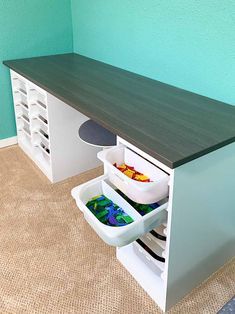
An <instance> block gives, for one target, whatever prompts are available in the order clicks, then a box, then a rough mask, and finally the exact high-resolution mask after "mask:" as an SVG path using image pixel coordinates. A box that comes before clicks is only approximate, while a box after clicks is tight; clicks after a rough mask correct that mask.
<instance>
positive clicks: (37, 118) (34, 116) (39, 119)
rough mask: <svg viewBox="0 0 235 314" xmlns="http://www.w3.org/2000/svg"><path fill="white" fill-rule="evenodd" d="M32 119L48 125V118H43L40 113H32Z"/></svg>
mask: <svg viewBox="0 0 235 314" xmlns="http://www.w3.org/2000/svg"><path fill="white" fill-rule="evenodd" d="M32 120H38V121H39V122H40V123H42V124H43V125H44V126H46V127H47V126H48V120H47V119H46V118H44V117H43V116H42V115H41V114H36V115H33V118H32Z"/></svg>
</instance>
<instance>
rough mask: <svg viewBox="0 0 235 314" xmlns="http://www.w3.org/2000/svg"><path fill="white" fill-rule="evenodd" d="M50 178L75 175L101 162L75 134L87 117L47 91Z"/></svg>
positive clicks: (94, 149) (97, 150) (95, 150)
mask: <svg viewBox="0 0 235 314" xmlns="http://www.w3.org/2000/svg"><path fill="white" fill-rule="evenodd" d="M47 102H48V120H49V129H50V148H51V163H52V176H53V182H57V181H60V180H63V179H65V178H68V177H70V176H74V175H77V174H79V173H82V172H84V171H87V170H89V169H92V168H95V167H97V166H99V165H101V163H100V161H99V160H98V159H97V153H98V152H99V151H100V150H101V148H96V147H92V146H90V145H88V144H86V143H84V142H82V141H81V140H80V139H79V137H78V129H79V127H80V125H81V124H82V123H84V122H85V121H86V120H87V119H88V118H87V117H86V116H84V115H83V114H81V113H80V112H78V111H77V110H75V109H73V108H72V107H70V106H68V105H66V104H65V103H64V102H62V101H60V100H59V99H58V98H56V97H54V96H52V95H51V94H47Z"/></svg>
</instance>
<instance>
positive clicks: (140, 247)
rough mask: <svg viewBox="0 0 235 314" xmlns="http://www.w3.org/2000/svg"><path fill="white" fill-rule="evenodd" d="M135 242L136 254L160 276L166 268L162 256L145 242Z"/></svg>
mask: <svg viewBox="0 0 235 314" xmlns="http://www.w3.org/2000/svg"><path fill="white" fill-rule="evenodd" d="M141 242H142V241H140V243H138V242H134V243H133V244H132V245H133V249H134V252H135V254H136V255H137V256H138V257H139V258H140V259H141V260H142V261H143V262H144V263H145V264H146V265H147V266H148V267H149V268H150V269H151V270H152V271H154V273H156V274H158V275H159V276H160V275H161V274H162V272H163V271H164V268H165V263H164V262H162V261H161V260H159V259H161V257H160V256H158V255H157V254H156V253H154V252H153V251H152V250H151V248H149V247H148V246H147V245H146V244H145V243H143V242H142V243H141Z"/></svg>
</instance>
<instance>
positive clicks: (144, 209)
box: [117, 190, 160, 216]
mask: <svg viewBox="0 0 235 314" xmlns="http://www.w3.org/2000/svg"><path fill="white" fill-rule="evenodd" d="M117 193H118V194H119V195H121V196H122V197H123V198H124V199H125V200H126V201H127V202H128V203H129V204H130V205H131V206H132V207H134V209H135V210H136V211H137V212H138V213H139V214H140V215H141V216H144V215H146V214H148V213H150V212H151V211H153V210H154V209H156V208H158V207H159V206H160V205H159V204H158V203H153V204H139V203H136V202H134V201H132V200H131V199H129V198H128V197H127V196H126V195H125V194H124V193H122V192H121V191H120V190H117Z"/></svg>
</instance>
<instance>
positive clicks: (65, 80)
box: [3, 53, 235, 168]
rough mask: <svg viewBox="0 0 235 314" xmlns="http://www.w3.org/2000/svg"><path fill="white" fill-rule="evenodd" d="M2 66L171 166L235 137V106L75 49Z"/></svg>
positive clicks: (202, 153) (233, 139)
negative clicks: (91, 57) (74, 51)
mask: <svg viewBox="0 0 235 314" xmlns="http://www.w3.org/2000/svg"><path fill="white" fill-rule="evenodd" d="M3 63H4V64H5V65H6V66H8V67H9V68H11V69H13V70H14V71H16V72H17V73H19V74H21V75H23V76H24V77H26V78H27V79H29V80H30V81H32V82H34V83H35V84H37V85H38V86H40V87H42V88H43V89H45V90H46V91H47V92H49V93H51V94H53V95H54V96H56V97H58V98H59V99H61V100H62V101H64V102H65V103H66V104H68V105H69V106H72V107H73V108H75V109H76V110H78V111H80V112H82V113H84V114H85V115H86V116H88V117H89V118H91V119H93V120H95V121H96V122H97V123H99V124H101V125H102V126H104V127H106V128H107V129H109V130H110V131H111V132H113V133H115V134H117V135H119V136H121V137H122V138H124V139H126V140H127V141H129V142H130V143H132V144H134V145H136V146H137V147H139V148H140V149H142V150H143V151H145V152H146V153H148V154H150V155H151V156H153V157H154V158H156V159H158V160H159V161H161V162H162V163H164V164H165V165H167V166H168V167H170V168H175V167H178V166H180V165H182V164H184V163H186V162H189V161H191V160H193V159H195V158H198V157H200V156H202V155H205V154H207V153H209V152H211V151H213V150H216V149H218V148H220V147H223V146H225V145H227V144H229V143H232V142H234V141H235V107H233V106H231V105H227V104H225V103H222V102H219V101H216V100H213V99H210V98H207V97H204V96H200V95H197V94H195V93H191V92H188V91H185V90H183V89H179V88H176V87H173V86H170V85H167V84H164V83H161V82H159V81H156V80H152V79H149V78H147V77H143V76H141V75H137V74H134V73H131V72H128V71H125V70H122V69H119V68H117V67H113V66H111V65H108V64H105V63H102V62H99V61H95V60H93V59H90V58H87V57H84V56H81V55H78V54H74V53H71V54H64V55H53V56H46V57H37V58H28V59H21V60H12V61H4V62H3Z"/></svg>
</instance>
